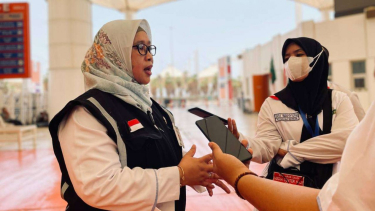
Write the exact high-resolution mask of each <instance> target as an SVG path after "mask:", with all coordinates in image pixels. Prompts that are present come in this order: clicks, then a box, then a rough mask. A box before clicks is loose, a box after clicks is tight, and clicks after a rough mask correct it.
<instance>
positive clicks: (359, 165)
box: [318, 102, 375, 211]
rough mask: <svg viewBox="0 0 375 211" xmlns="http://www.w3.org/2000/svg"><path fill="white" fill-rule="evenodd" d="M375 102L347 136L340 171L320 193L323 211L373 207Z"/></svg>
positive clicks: (347, 210) (374, 185) (374, 188)
mask: <svg viewBox="0 0 375 211" xmlns="http://www.w3.org/2000/svg"><path fill="white" fill-rule="evenodd" d="M374 160H375V102H373V103H372V106H371V107H370V109H369V110H368V112H367V114H366V116H365V118H364V119H363V120H362V121H361V123H360V124H359V125H358V126H357V128H355V129H354V130H353V132H352V133H351V135H350V136H349V138H348V141H347V144H346V146H345V150H344V153H343V156H342V160H341V167H340V172H338V173H337V174H335V175H333V176H332V177H331V178H330V179H329V180H328V181H327V182H326V184H325V185H324V187H323V189H322V190H321V191H320V192H319V196H318V204H319V208H320V210H322V211H323V210H324V211H336V210H340V211H352V210H361V211H364V210H375V182H374V178H375V165H374Z"/></svg>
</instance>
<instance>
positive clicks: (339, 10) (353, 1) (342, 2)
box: [335, 0, 375, 18]
mask: <svg viewBox="0 0 375 211" xmlns="http://www.w3.org/2000/svg"><path fill="white" fill-rule="evenodd" d="M370 6H375V0H360V1H359V0H335V18H338V17H342V16H347V15H353V14H358V13H363V12H364V9H365V8H366V7H370Z"/></svg>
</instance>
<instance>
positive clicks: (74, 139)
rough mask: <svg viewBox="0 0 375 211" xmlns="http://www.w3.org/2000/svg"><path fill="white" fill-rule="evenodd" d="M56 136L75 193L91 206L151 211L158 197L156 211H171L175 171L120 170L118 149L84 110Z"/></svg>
mask: <svg viewBox="0 0 375 211" xmlns="http://www.w3.org/2000/svg"><path fill="white" fill-rule="evenodd" d="M58 136H59V140H60V146H61V149H62V152H63V156H64V160H65V163H66V168H67V170H68V174H69V177H70V179H71V181H72V184H73V186H74V190H75V191H76V193H77V194H78V196H79V197H80V198H81V199H82V200H83V201H84V202H86V203H87V204H89V205H90V206H94V207H96V208H100V209H104V210H127V211H132V210H134V211H135V210H137V211H143V210H144V211H150V210H152V208H153V205H154V202H155V199H156V194H157V195H158V197H157V205H156V209H155V210H162V211H172V210H173V211H174V203H175V200H178V199H179V196H180V176H179V170H178V167H167V168H160V169H158V170H154V169H141V168H133V169H130V168H128V167H125V168H121V163H120V161H119V157H118V152H117V145H116V144H115V142H113V141H112V140H111V138H110V137H109V136H108V135H107V133H106V128H105V127H104V126H103V125H101V124H100V123H99V122H98V121H97V120H96V119H95V118H94V117H93V116H92V115H91V114H90V113H89V112H88V111H86V110H85V109H84V108H83V107H76V108H75V109H74V110H73V111H72V112H71V113H70V115H69V116H67V118H66V119H65V120H64V121H62V123H61V124H60V126H59V133H58ZM155 174H157V176H156V175H155ZM156 180H157V181H156ZM156 186H158V187H156ZM157 190H158V193H156V191H157Z"/></svg>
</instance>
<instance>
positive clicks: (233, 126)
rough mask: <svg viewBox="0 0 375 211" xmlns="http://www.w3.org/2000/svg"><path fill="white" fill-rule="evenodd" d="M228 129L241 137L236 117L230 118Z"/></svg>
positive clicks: (237, 136)
mask: <svg viewBox="0 0 375 211" xmlns="http://www.w3.org/2000/svg"><path fill="white" fill-rule="evenodd" d="M228 129H229V131H230V132H232V133H233V135H234V136H235V137H236V138H237V139H239V138H240V133H239V132H238V130H237V125H236V121H235V120H234V119H231V118H228Z"/></svg>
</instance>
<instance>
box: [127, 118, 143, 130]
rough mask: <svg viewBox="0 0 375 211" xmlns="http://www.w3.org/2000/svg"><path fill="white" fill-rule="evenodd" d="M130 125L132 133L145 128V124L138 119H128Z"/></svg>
mask: <svg viewBox="0 0 375 211" xmlns="http://www.w3.org/2000/svg"><path fill="white" fill-rule="evenodd" d="M128 125H129V128H130V132H131V133H132V132H135V131H137V130H139V129H142V128H143V125H142V124H141V123H140V122H139V121H138V119H132V120H130V121H128Z"/></svg>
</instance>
